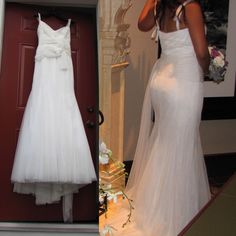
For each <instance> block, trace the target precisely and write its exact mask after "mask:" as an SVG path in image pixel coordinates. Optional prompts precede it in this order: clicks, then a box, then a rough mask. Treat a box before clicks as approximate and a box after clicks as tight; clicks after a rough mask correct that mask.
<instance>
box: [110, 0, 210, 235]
mask: <svg viewBox="0 0 236 236" xmlns="http://www.w3.org/2000/svg"><path fill="white" fill-rule="evenodd" d="M138 27H139V29H140V30H142V31H149V30H150V29H152V28H153V27H155V33H156V35H157V37H156V38H157V39H159V40H160V43H161V47H162V53H161V57H160V59H159V60H157V62H156V63H155V64H154V67H153V70H152V72H151V75H150V79H149V83H148V85H147V89H146V93H145V98H144V104H143V111H142V119H141V127H140V132H139V139H138V144H137V148H136V153H135V157H134V162H133V166H132V169H131V173H130V177H129V180H128V184H127V187H126V193H127V195H128V196H129V197H130V198H131V199H133V201H134V208H135V209H134V211H133V219H132V222H131V223H130V224H129V225H128V226H126V227H125V228H124V229H118V226H117V224H116V223H115V222H119V221H122V218H123V219H124V218H125V217H126V215H125V214H126V213H125V207H124V208H121V210H120V212H119V214H117V216H116V217H115V220H114V221H113V223H114V227H115V228H117V229H118V231H117V232H115V235H135V236H138V235H140V236H141V235H142V236H144V235H145V236H177V235H178V233H180V231H181V230H182V229H183V228H184V227H185V226H186V225H187V224H188V223H189V221H190V220H191V219H192V218H193V217H194V216H195V215H196V214H197V213H198V212H199V210H200V209H201V208H202V207H203V206H204V205H205V204H206V203H207V202H208V200H209V198H210V192H209V185H208V180H207V175H206V169H205V164H204V159H203V154H202V148H201V143H200V137H199V124H200V120H201V110H202V103H203V74H204V73H207V72H208V67H209V54H208V47H207V42H206V38H205V29H204V22H203V16H202V11H201V8H200V5H199V3H198V1H194V0H185V1H181V0H159V1H158V0H157V1H154V0H147V1H146V3H145V6H144V8H143V10H142V12H141V14H140V17H139V21H138ZM153 113H154V116H155V119H154V121H153V118H152V114H153ZM123 205H124V204H123ZM111 224H112V222H111Z"/></svg>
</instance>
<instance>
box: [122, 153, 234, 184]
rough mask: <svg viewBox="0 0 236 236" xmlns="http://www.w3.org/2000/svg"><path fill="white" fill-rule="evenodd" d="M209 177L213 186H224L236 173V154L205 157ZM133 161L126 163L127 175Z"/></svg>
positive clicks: (208, 155)
mask: <svg viewBox="0 0 236 236" xmlns="http://www.w3.org/2000/svg"><path fill="white" fill-rule="evenodd" d="M204 160H205V163H206V168H207V175H208V178H209V182H210V184H211V185H212V186H216V187H220V186H222V185H223V184H224V183H225V182H226V181H227V180H228V179H229V178H230V177H231V176H232V175H233V174H234V173H235V172H236V153H220V154H207V155H204ZM132 163H133V161H132V160H129V161H124V164H125V169H126V172H127V173H130V169H131V167H132Z"/></svg>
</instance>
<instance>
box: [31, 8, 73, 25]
mask: <svg viewBox="0 0 236 236" xmlns="http://www.w3.org/2000/svg"><path fill="white" fill-rule="evenodd" d="M40 15H41V18H48V17H55V18H57V19H59V20H61V21H68V17H66V16H65V15H63V13H62V12H61V11H58V10H57V8H56V7H51V8H49V9H48V10H46V11H44V12H40ZM34 17H37V18H38V14H35V15H34ZM73 23H75V21H73V20H72V19H71V24H73Z"/></svg>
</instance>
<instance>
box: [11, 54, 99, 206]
mask: <svg viewBox="0 0 236 236" xmlns="http://www.w3.org/2000/svg"><path fill="white" fill-rule="evenodd" d="M59 60H62V59H61V58H46V57H45V58H43V59H42V60H41V61H36V62H35V71H34V78H33V85H32V90H31V93H30V96H29V98H28V102H27V106H26V109H25V112H24V117H23V121H22V125H21V129H20V134H19V139H18V144H17V149H16V154H15V161H14V166H13V171H12V176H11V180H12V182H13V183H14V191H16V192H19V193H31V194H34V195H35V196H36V203H38V204H45V203H52V202H55V201H59V200H60V197H62V196H65V195H67V194H70V193H74V192H77V191H78V189H79V188H80V187H82V186H84V185H85V184H88V183H91V182H92V181H94V180H96V174H95V170H94V166H93V162H92V158H91V153H90V148H89V145H88V141H87V137H86V134H85V130H84V126H83V121H82V118H81V114H80V111H79V108H78V105H77V101H76V98H75V94H74V84H73V81H74V79H73V67H72V61H71V59H70V58H69V60H68V62H69V65H68V68H67V69H62V68H61V66H60V64H61V63H60V61H59Z"/></svg>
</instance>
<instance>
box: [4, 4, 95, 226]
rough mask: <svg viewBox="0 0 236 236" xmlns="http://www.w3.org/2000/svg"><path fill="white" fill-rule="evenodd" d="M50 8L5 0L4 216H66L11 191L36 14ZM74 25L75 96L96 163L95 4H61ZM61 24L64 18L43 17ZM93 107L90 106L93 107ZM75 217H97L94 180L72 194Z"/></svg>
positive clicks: (29, 77) (54, 206) (50, 218)
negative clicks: (87, 6) (93, 6)
mask: <svg viewBox="0 0 236 236" xmlns="http://www.w3.org/2000/svg"><path fill="white" fill-rule="evenodd" d="M46 10H47V8H46V7H39V6H29V5H22V4H10V3H9V4H6V13H5V25H4V41H3V56H2V67H1V76H0V221H31V222H32V221H44V222H45V221H50V222H58V221H59V222H60V221H62V219H63V218H62V207H61V203H60V204H52V205H46V206H36V205H35V199H34V197H33V196H31V195H23V194H17V193H13V184H12V183H11V181H10V176H11V171H12V166H13V161H14V154H15V148H16V144H17V138H18V133H19V129H20V125H21V121H22V116H23V113H24V109H25V106H26V102H27V99H28V96H29V93H30V90H31V85H32V78H33V70H34V55H35V50H36V47H37V26H38V21H37V18H36V17H34V15H36V14H37V12H45V11H46ZM58 11H60V12H63V15H64V16H66V17H67V18H72V19H73V24H72V25H71V48H72V59H73V66H74V78H75V81H74V84H75V93H76V97H77V101H78V104H79V107H80V111H81V115H82V118H83V121H84V124H85V127H86V133H87V137H88V140H89V144H90V148H91V152H92V155H93V160H94V164H95V165H96V153H97V133H98V129H97V127H96V126H95V127H93V125H90V126H91V127H88V126H87V125H86V123H87V122H88V121H90V123H91V122H92V123H95V124H96V123H97V115H96V113H97V112H96V111H97V107H98V99H97V94H98V90H97V58H96V50H97V49H96V13H95V9H79V8H78V9H76V8H73V9H70V8H59V9H58ZM43 20H44V21H46V22H47V23H48V24H49V25H50V26H51V27H52V28H54V29H57V28H60V27H61V26H63V25H65V24H66V22H64V21H62V20H59V19H58V18H55V17H50V18H45V19H43ZM89 108H92V109H89ZM73 214H74V221H75V222H81V221H90V222H91V221H97V215H98V210H97V186H96V183H93V184H90V185H88V186H86V187H84V188H82V189H81V190H80V192H79V194H76V195H74V208H73Z"/></svg>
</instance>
